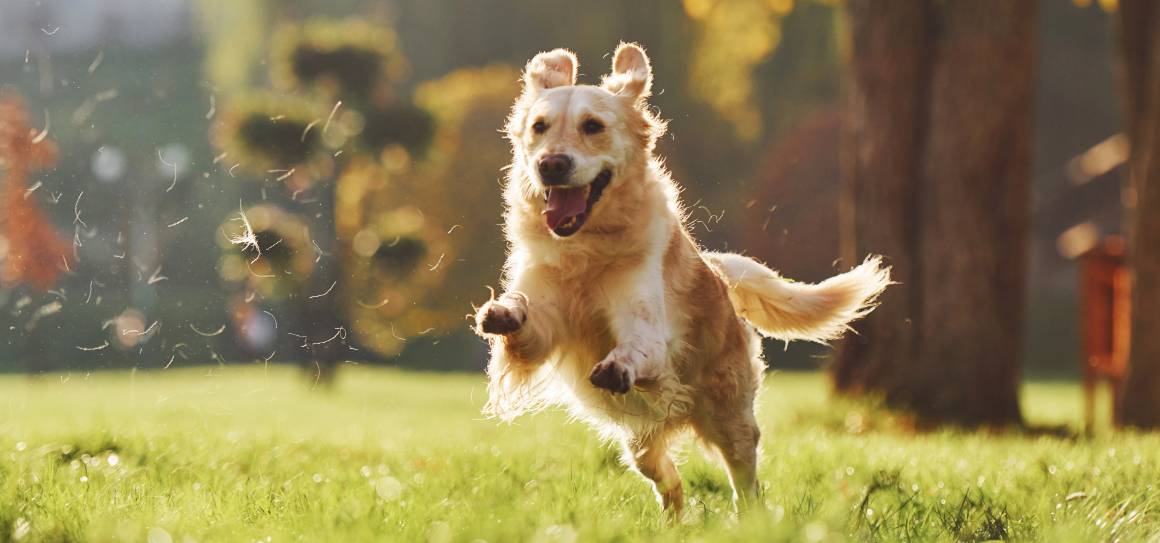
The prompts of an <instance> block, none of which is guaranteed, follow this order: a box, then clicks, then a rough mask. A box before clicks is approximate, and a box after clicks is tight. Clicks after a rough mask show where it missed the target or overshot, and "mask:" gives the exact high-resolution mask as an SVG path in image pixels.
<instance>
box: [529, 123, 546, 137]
mask: <svg viewBox="0 0 1160 543" xmlns="http://www.w3.org/2000/svg"><path fill="white" fill-rule="evenodd" d="M532 131H533V132H535V133H537V134H543V133H544V132H547V131H548V125H547V124H545V123H544V121H543V120H539V121H536V122H534V123H532Z"/></svg>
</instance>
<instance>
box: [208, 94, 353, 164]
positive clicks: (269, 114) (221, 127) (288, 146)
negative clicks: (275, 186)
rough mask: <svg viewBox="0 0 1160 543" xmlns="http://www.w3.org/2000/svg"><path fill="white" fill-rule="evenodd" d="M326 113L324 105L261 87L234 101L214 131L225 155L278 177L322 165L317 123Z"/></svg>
mask: <svg viewBox="0 0 1160 543" xmlns="http://www.w3.org/2000/svg"><path fill="white" fill-rule="evenodd" d="M325 116H326V111H325V109H324V107H323V106H321V105H320V104H318V103H316V102H313V101H311V100H308V99H305V98H302V97H299V96H295V95H292V94H274V93H268V92H259V93H254V94H251V95H245V96H241V97H238V98H236V99H235V100H234V101H232V102H231V103H230V104H229V105H228V106H227V107H226V110H225V112H223V114H222V118H221V121H220V122H219V123H218V125H217V127H216V128H215V131H214V132H213V134H212V136H213V139H214V144H215V145H217V146H218V147H219V148H221V149H222V150H223V151H224V152H225V153H226V156H225V158H229V159H230V160H231V161H232V162H235V163H237V164H239V165H241V167H242V168H244V169H245V170H247V171H249V172H250V173H252V174H257V175H259V176H263V177H268V178H269V177H277V176H278V175H280V173H281V172H286V171H289V170H291V169H297V168H304V167H307V166H313V167H314V168H315V169H317V168H320V167H322V164H320V161H321V160H325V159H326V156H325V154H324V153H323V152H322V150H323V141H322V133H323V127H322V126H318V125H319V124H320V120H321V119H324V118H325ZM344 132H345V131H344ZM304 171H305V168H304ZM270 174H275V175H270ZM309 177H311V178H313V177H317V174H315V175H311V176H309Z"/></svg>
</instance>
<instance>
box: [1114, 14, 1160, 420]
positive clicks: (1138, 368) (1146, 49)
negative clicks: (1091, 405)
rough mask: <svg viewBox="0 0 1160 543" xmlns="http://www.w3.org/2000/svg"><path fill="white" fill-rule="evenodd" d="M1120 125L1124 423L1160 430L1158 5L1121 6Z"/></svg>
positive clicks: (1159, 53) (1159, 95)
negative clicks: (1126, 329)
mask: <svg viewBox="0 0 1160 543" xmlns="http://www.w3.org/2000/svg"><path fill="white" fill-rule="evenodd" d="M1119 24H1120V48H1121V52H1122V54H1123V88H1124V97H1125V100H1124V103H1125V113H1126V114H1125V116H1124V117H1125V118H1126V119H1127V125H1128V126H1127V130H1128V138H1129V140H1130V142H1131V155H1130V156H1129V158H1128V187H1129V194H1134V195H1135V197H1134V198H1127V201H1128V210H1127V211H1128V214H1129V228H1128V230H1129V236H1130V239H1131V241H1130V243H1131V245H1130V250H1129V252H1128V258H1129V262H1130V265H1131V274H1132V340H1131V347H1130V355H1129V357H1130V359H1129V363H1128V375H1127V379H1126V380H1125V382H1124V392H1123V397H1122V398H1121V403H1120V409H1121V413H1122V416H1123V418H1122V422H1123V423H1124V424H1125V425H1128V426H1135V427H1140V428H1152V429H1155V428H1160V311H1158V310H1156V308H1155V304H1156V302H1157V301H1158V300H1160V5H1157V4H1156V2H1155V1H1154V0H1121V2H1120V20H1119Z"/></svg>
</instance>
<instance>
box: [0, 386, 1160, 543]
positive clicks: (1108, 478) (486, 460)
mask: <svg viewBox="0 0 1160 543" xmlns="http://www.w3.org/2000/svg"><path fill="white" fill-rule="evenodd" d="M69 377H70V376H65V375H47V376H44V377H43V378H40V379H37V380H31V381H30V380H28V379H27V378H24V377H4V378H0V396H3V397H4V398H6V399H8V400H9V415H10V416H8V417H5V418H4V419H3V420H2V421H0V448H2V449H3V450H4V451H5V453H4V454H3V455H2V456H0V534H3V536H0V537H5V538H6V537H9V536H10V535H13V536H15V535H24V536H26V538H25V540H26V541H27V540H31V541H43V540H144V539H146V538H147V537H149V536H150V534H154V535H155V536H156V537H158V538H163V536H169V538H172V540H174V541H181V540H182V539H183V538H185V537H187V536H188V537H191V538H193V539H194V540H197V541H216V540H265V539H266V538H267V537H269V538H272V540H274V541H282V540H295V539H303V540H311V541H318V540H335V541H353V540H398V541H422V540H435V541H452V540H454V541H470V540H474V539H477V538H478V539H482V540H486V541H626V540H638V539H647V540H657V541H672V540H696V541H755V540H761V541H801V540H804V541H842V540H853V541H862V540H868V539H879V540H911V541H981V540H988V539H1011V540H1021V541H1028V540H1032V541H1035V540H1038V541H1095V540H1124V541H1128V540H1144V539H1146V538H1147V537H1150V536H1151V535H1154V534H1155V533H1157V531H1160V516H1158V515H1160V491H1158V490H1157V487H1156V482H1155V476H1154V475H1155V473H1156V470H1157V469H1158V468H1160V441H1158V438H1157V437H1156V436H1154V435H1137V434H1115V435H1114V436H1109V435H1104V436H1099V437H1095V438H1092V439H1071V438H1063V437H1052V436H1050V435H1044V436H1032V435H1020V434H988V433H955V432H949V431H943V432H938V433H931V434H921V435H914V434H913V433H912V431H911V430H909V429H908V428H907V425H906V421H905V420H902V419H897V418H895V417H893V416H891V415H889V414H887V413H883V412H881V411H878V410H876V409H874V408H872V407H870V406H867V405H861V404H846V403H839V404H833V403H829V402H826V401H825V400H824V397H825V382H824V380H823V379H822V378H821V377H820V376H817V375H807V374H779V375H774V376H772V377H771V378H770V381H769V386H768V387H767V390H766V391H765V395H764V402H763V406H762V409H761V413H760V420H761V426H762V428H763V430H764V432H765V440H764V448H763V451H762V456H761V465H760V471H759V473H760V476H761V478H762V481H763V486H764V489H765V490H764V492H765V496H764V500H763V502H764V503H763V504H762V506H761V507H759V508H758V509H756V510H753V511H749V512H748V513H747V514H746V515H745V516H743V517H742V518H740V519H737V518H735V517H734V516H733V515H732V514H731V513H730V503H729V502H730V496H729V490H728V488H729V486H728V482H727V480H726V478H725V475H724V473H723V472H722V471H721V470H720V468H718V467H717V465H716V464H715V463H714V462H712V461H710V460H707V459H706V458H705V456H704V455H702V454H701V453H700V452H699V451H698V449H697V448H696V447H694V446H691V445H690V446H689V447H687V449H686V450H687V453H686V454H685V459H684V461H683V462H682V465H681V471H682V473H683V475H684V477H685V480H686V488H687V490H688V491H689V492H688V497H689V500H690V504H689V506H688V507H687V514H686V517H685V519H684V521H683V523H682V524H679V525H672V524H669V523H666V521H665V520H664V519H663V517H662V516H661V514H660V512H659V508H658V507H657V505H656V503H655V501H654V499H653V497H652V495H651V491H650V489H649V487H648V485H647V484H646V483H645V482H644V481H643V480H642V479H641V478H640V477H639V476H638V475H636V474H633V473H631V472H628V471H626V470H625V469H624V468H623V467H622V466H621V465H620V464H619V461H618V460H617V457H618V455H617V453H616V452H615V451H614V450H611V449H610V448H608V447H606V446H604V445H602V444H601V443H600V442H599V441H598V439H597V438H596V437H595V436H594V435H593V433H592V432H590V431H589V430H588V429H587V428H584V427H583V426H582V425H580V424H578V423H574V422H568V421H567V420H566V417H565V416H563V415H562V414H559V413H546V414H542V415H537V416H534V417H531V418H529V419H527V420H523V421H521V422H519V423H518V424H514V425H502V424H499V423H497V422H495V421H491V420H484V419H481V417H480V416H479V411H478V409H479V406H480V404H481V403H482V402H483V400H484V391H483V389H484V382H483V378H482V377H481V376H478V375H446V374H444V375H434V374H408V373H402V372H397V371H385V370H370V369H361V368H351V371H346V372H343V373H341V374H340V375H339V382H338V383H337V386H336V387H335V390H334V392H333V394H332V395H318V394H310V393H308V392H307V390H306V389H305V387H302V386H301V383H300V382H299V381H298V380H297V379H296V378H295V376H294V375H293V374H292V373H291V372H290V371H289V370H288V369H284V368H281V367H269V368H263V367H262V366H260V365H259V366H254V367H249V368H239V367H220V368H212V369H210V370H208V371H207V369H205V368H199V369H189V370H169V371H167V372H158V373H136V374H124V373H121V374H99V373H98V374H94V375H91V376H88V377H86V378H81V377H80V376H76V375H74V376H71V378H69ZM62 397H67V398H69V404H70V406H71V408H70V409H60V408H59V405H58V403H59V398H62ZM1078 397H1079V395H1078V390H1077V388H1076V387H1075V386H1074V385H1063V384H1045V383H1032V384H1030V385H1029V386H1028V390H1027V402H1028V409H1027V411H1028V412H1029V413H1030V414H1031V415H1032V416H1033V417H1034V416H1038V417H1053V418H1051V419H1044V418H1040V420H1050V421H1052V422H1060V421H1061V420H1062V419H1060V417H1066V418H1067V420H1070V421H1073V422H1077V419H1078V411H1079V405H1078V401H1079V400H1078ZM165 539H168V538H165ZM154 540H161V539H154Z"/></svg>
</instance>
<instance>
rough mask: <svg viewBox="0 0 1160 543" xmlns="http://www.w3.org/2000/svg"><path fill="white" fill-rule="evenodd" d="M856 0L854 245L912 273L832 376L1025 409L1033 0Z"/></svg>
mask: <svg viewBox="0 0 1160 543" xmlns="http://www.w3.org/2000/svg"><path fill="white" fill-rule="evenodd" d="M847 5H848V9H849V15H850V19H851V30H852V32H853V44H852V45H853V47H852V50H853V58H852V59H851V66H852V70H853V78H852V83H851V85H852V89H851V93H850V96H851V102H852V104H851V107H850V112H849V114H850V125H849V132H848V138H847V141H846V144H847V145H846V158H845V162H846V173H847V175H846V177H847V185H846V201H845V205H844V206H843V211H844V212H845V214H846V218H845V220H844V232H843V234H844V238H845V241H844V244H843V245H844V253H845V257H846V258H847V259H848V260H850V261H856V259H858V258H860V257H861V256H862V255H864V254H866V253H881V254H884V255H885V256H887V257H888V258H889V259H890V261H891V263H892V265H893V266H894V267H895V272H896V277H897V280H898V281H899V282H900V283H902V284H900V285H896V286H895V287H892V289H891V290H892V291H893V292H890V293H888V294H887V296H886V297H885V298H883V301H882V302H883V303H882V306H881V307H879V308H878V310H877V311H875V313H873V314H872V315H871V316H870V317H869V318H868V319H867V320H866V322H865V323H864V324H863V325H861V326H860V327H859V329H860V331H861V335H860V336H857V337H855V338H852V339H850V340H848V341H847V342H845V343H844V344H843V346H842V348H841V349H840V350H839V352H838V356H837V358H836V360H835V362H834V366H833V370H834V383H835V386H836V388H837V389H838V390H839V391H840V392H869V393H874V394H880V395H882V396H883V397H884V398H885V399H886V401H887V402H888V403H889V404H891V405H895V406H899V407H903V408H907V409H912V410H914V411H915V412H916V413H917V414H919V415H920V416H921V417H922V418H923V419H925V420H927V421H932V422H933V421H939V422H951V423H957V424H964V425H982V424H986V425H1005V424H1018V423H1020V422H1021V416H1020V412H1019V403H1018V379H1019V355H1020V352H1021V341H1022V332H1023V317H1024V313H1023V307H1024V290H1025V288H1024V276H1025V274H1026V270H1027V243H1028V241H1027V237H1028V214H1029V210H1030V163H1031V160H1030V158H1031V157H1030V134H1031V120H1032V88H1033V79H1034V70H1033V67H1034V64H1035V56H1034V42H1035V29H1036V15H1037V13H1036V6H1035V3H1034V2H1030V1H1010V0H978V1H976V0H971V1H966V0H956V1H951V2H931V1H922V0H907V1H891V0H852V1H851V2H849V3H848V4H847Z"/></svg>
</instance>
